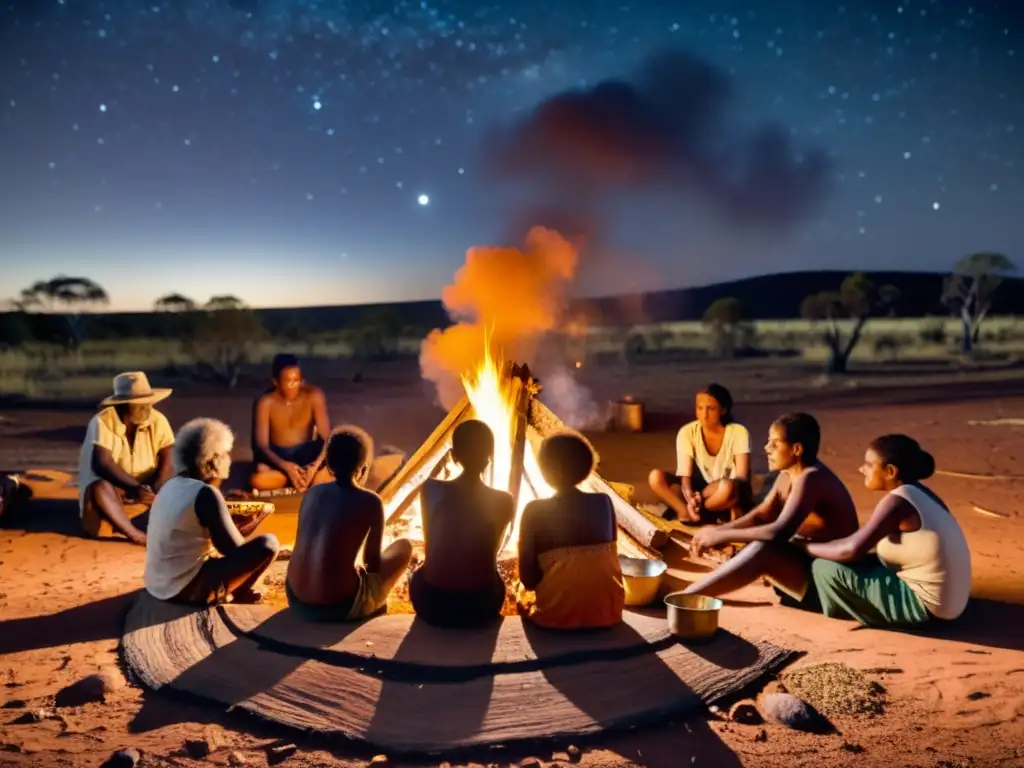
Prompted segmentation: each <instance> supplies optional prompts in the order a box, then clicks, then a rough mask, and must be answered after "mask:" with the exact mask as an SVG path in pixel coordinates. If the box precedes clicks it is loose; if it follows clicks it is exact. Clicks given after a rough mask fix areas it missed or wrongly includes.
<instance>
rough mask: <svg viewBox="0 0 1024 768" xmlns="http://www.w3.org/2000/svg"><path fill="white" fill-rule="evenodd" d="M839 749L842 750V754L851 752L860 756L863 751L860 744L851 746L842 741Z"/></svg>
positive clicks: (849, 743) (851, 744)
mask: <svg viewBox="0 0 1024 768" xmlns="http://www.w3.org/2000/svg"><path fill="white" fill-rule="evenodd" d="M840 749H842V750H843V751H844V752H853V753H854V754H860V753H861V752H863V751H864V747H862V746H861V745H860V744H853V743H852V742H849V741H844V742H843V744H842V746H841V747H840Z"/></svg>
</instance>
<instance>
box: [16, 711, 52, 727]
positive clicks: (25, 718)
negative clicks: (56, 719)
mask: <svg viewBox="0 0 1024 768" xmlns="http://www.w3.org/2000/svg"><path fill="white" fill-rule="evenodd" d="M51 717H53V711H52V710H49V709H33V710H32V711H31V712H23V713H22V714H20V715H18V716H17V717H16V718H15V719H14V721H13V722H14V724H15V725H25V724H26V723H41V722H43V720H49V719H50V718H51Z"/></svg>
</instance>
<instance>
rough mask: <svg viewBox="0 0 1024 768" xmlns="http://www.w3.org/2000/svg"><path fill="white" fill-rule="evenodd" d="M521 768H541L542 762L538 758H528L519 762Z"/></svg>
mask: <svg viewBox="0 0 1024 768" xmlns="http://www.w3.org/2000/svg"><path fill="white" fill-rule="evenodd" d="M519 768H541V762H540V760H538V759H537V758H536V757H527V758H525V759H523V760H520V761H519Z"/></svg>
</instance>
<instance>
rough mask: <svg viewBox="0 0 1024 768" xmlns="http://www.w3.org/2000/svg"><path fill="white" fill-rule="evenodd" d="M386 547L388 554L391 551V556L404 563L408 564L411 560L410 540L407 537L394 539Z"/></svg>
mask: <svg viewBox="0 0 1024 768" xmlns="http://www.w3.org/2000/svg"><path fill="white" fill-rule="evenodd" d="M388 549H389V550H390V552H389V554H392V553H393V554H392V556H393V557H394V558H395V559H396V560H398V561H400V562H401V563H403V564H404V565H408V564H409V561H411V560H412V542H411V541H409V540H408V539H395V540H394V541H393V542H391V544H390V545H389V546H388Z"/></svg>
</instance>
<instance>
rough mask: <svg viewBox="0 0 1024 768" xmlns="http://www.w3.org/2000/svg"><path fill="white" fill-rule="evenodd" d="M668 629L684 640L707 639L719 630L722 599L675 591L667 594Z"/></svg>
mask: <svg viewBox="0 0 1024 768" xmlns="http://www.w3.org/2000/svg"><path fill="white" fill-rule="evenodd" d="M665 608H666V611H667V615H668V629H669V632H671V633H672V634H673V635H675V636H676V637H678V638H681V639H683V640H705V639H707V638H709V637H711V636H712V635H714V634H715V632H717V631H718V614H719V612H720V611H721V610H722V601H721V600H719V599H718V598H717V597H704V595H688V594H686V593H684V592H673V593H672V594H670V595H666V596H665Z"/></svg>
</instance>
